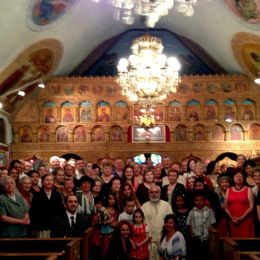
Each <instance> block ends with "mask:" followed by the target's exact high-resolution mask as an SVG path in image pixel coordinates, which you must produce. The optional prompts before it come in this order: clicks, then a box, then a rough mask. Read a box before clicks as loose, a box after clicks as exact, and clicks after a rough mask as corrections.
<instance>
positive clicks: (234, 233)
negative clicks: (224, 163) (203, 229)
mask: <svg viewBox="0 0 260 260" xmlns="http://www.w3.org/2000/svg"><path fill="white" fill-rule="evenodd" d="M233 181H234V186H233V187H231V188H229V189H228V190H227V193H226V199H225V204H226V213H227V214H228V216H229V218H230V219H229V232H230V236H231V237H254V219H253V214H252V212H253V208H254V197H253V193H252V191H251V189H250V188H249V187H247V186H246V185H245V175H244V174H243V172H242V170H241V169H236V170H235V172H234V175H233Z"/></svg>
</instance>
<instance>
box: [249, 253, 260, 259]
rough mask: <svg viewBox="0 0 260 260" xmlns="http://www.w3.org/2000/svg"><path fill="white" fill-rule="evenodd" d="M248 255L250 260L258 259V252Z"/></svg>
mask: <svg viewBox="0 0 260 260" xmlns="http://www.w3.org/2000/svg"><path fill="white" fill-rule="evenodd" d="M248 257H249V259H251V260H260V254H249V255H248Z"/></svg>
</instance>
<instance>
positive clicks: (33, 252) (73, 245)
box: [0, 238, 81, 260]
mask: <svg viewBox="0 0 260 260" xmlns="http://www.w3.org/2000/svg"><path fill="white" fill-rule="evenodd" d="M80 242H81V240H80V239H78V238H51V239H49V238H23V239H21V238H11V239H9V238H3V239H0V258H1V259H3V258H7V259H12V258H19V259H22V258H23V259H33V258H34V259H65V260H71V259H73V260H74V259H75V260H77V259H80Z"/></svg>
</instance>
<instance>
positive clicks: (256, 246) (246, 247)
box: [223, 237, 260, 260]
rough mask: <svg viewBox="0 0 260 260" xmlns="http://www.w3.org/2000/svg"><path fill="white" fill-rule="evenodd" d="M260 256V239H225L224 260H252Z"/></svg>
mask: <svg viewBox="0 0 260 260" xmlns="http://www.w3.org/2000/svg"><path fill="white" fill-rule="evenodd" d="M249 255H251V256H252V255H255V256H257V255H260V238H229V237H225V238H223V259H228V260H241V259H250V257H249Z"/></svg>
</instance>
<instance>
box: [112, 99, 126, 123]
mask: <svg viewBox="0 0 260 260" xmlns="http://www.w3.org/2000/svg"><path fill="white" fill-rule="evenodd" d="M128 115H129V106H128V103H127V102H125V101H122V100H119V101H117V102H116V103H115V119H116V121H127V120H128V119H129V116H128Z"/></svg>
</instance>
